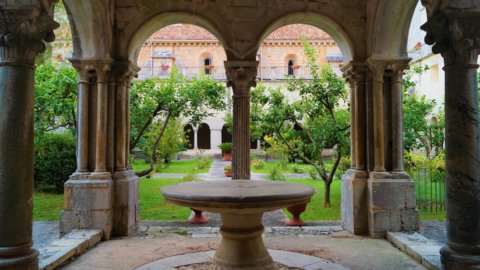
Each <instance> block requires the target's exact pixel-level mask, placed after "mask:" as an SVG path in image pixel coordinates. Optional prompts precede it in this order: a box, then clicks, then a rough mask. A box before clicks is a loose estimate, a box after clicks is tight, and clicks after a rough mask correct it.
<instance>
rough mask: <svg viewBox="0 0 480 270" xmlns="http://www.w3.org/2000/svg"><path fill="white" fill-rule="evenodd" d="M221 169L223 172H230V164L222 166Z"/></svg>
mask: <svg viewBox="0 0 480 270" xmlns="http://www.w3.org/2000/svg"><path fill="white" fill-rule="evenodd" d="M223 171H224V172H231V171H232V165H227V166H225V167H223Z"/></svg>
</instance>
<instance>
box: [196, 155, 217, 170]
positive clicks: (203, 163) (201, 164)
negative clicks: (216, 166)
mask: <svg viewBox="0 0 480 270" xmlns="http://www.w3.org/2000/svg"><path fill="white" fill-rule="evenodd" d="M212 162H213V159H212V158H211V157H209V156H205V157H201V158H199V159H198V164H197V169H199V170H201V169H205V168H208V167H210V164H211V163H212Z"/></svg>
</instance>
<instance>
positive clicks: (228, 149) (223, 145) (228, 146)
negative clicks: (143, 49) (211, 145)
mask: <svg viewBox="0 0 480 270" xmlns="http://www.w3.org/2000/svg"><path fill="white" fill-rule="evenodd" d="M218 148H220V149H221V150H222V152H223V153H225V154H228V153H231V152H232V148H233V144H232V143H231V142H226V143H221V144H219V145H218Z"/></svg>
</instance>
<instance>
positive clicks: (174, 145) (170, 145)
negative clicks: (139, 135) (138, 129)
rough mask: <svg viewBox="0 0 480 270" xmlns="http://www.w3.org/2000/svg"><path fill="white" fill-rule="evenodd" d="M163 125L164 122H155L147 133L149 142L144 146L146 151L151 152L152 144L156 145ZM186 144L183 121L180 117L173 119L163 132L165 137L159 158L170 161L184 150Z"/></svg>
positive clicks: (158, 151)
mask: <svg viewBox="0 0 480 270" xmlns="http://www.w3.org/2000/svg"><path fill="white" fill-rule="evenodd" d="M162 126H163V122H162V121H159V122H158V123H153V124H152V126H151V128H150V129H149V131H148V132H146V133H145V135H144V136H145V139H146V140H147V143H146V145H145V147H144V150H145V151H146V152H149V153H150V152H151V151H152V149H150V147H151V146H153V145H154V142H155V140H156V138H157V136H158V133H159V132H160V129H161V128H162ZM184 145H185V134H184V131H183V127H182V123H181V121H180V120H179V119H172V120H170V121H169V123H168V124H167V126H166V128H165V131H164V133H163V138H162V140H161V141H160V143H159V145H158V148H157V151H156V155H157V160H161V161H162V162H164V163H169V162H170V161H171V160H172V159H173V158H174V156H175V154H176V153H177V152H178V151H180V150H182V147H183V146H184Z"/></svg>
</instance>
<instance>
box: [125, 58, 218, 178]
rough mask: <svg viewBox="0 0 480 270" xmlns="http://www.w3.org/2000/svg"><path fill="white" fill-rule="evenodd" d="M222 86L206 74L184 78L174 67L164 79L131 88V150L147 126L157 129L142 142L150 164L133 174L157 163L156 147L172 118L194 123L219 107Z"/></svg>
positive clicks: (148, 80)
mask: <svg viewBox="0 0 480 270" xmlns="http://www.w3.org/2000/svg"><path fill="white" fill-rule="evenodd" d="M225 95H226V88H225V86H224V85H223V84H221V83H220V82H218V81H216V80H214V79H212V78H211V77H210V76H206V75H203V76H200V77H195V78H193V79H192V80H187V79H186V78H185V77H184V76H182V75H181V74H179V73H178V72H177V69H176V68H175V67H174V68H173V69H172V72H171V73H170V74H169V76H168V78H167V79H166V80H159V81H155V80H152V79H147V80H145V81H140V82H135V83H134V84H133V85H132V88H131V119H132V120H131V135H130V136H131V137H132V139H131V145H130V149H133V148H135V147H136V146H137V144H139V143H140V142H141V141H142V139H144V135H145V134H146V133H147V132H149V131H151V129H156V128H158V126H157V125H160V128H158V132H156V133H157V135H156V137H155V139H154V140H153V141H152V140H150V142H147V141H145V140H144V141H143V142H142V143H143V144H144V145H146V144H149V145H148V149H149V150H150V151H149V152H150V167H149V168H148V169H147V170H144V171H142V172H138V173H137V175H139V176H144V175H147V174H149V173H150V172H151V171H152V170H153V168H154V165H155V164H156V163H157V148H158V146H159V144H160V142H161V139H162V137H163V135H164V133H165V130H166V128H167V126H168V124H169V122H170V121H171V120H172V119H178V118H183V119H186V120H187V122H189V123H191V124H193V125H198V124H200V122H201V120H202V119H204V118H205V117H208V116H211V115H213V112H214V111H215V110H223V109H225V107H226V104H225Z"/></svg>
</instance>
